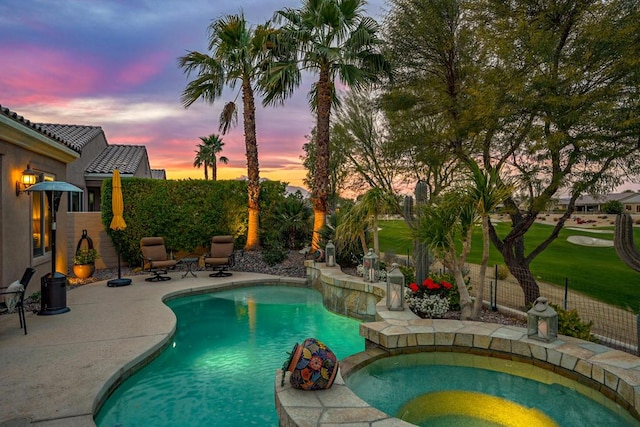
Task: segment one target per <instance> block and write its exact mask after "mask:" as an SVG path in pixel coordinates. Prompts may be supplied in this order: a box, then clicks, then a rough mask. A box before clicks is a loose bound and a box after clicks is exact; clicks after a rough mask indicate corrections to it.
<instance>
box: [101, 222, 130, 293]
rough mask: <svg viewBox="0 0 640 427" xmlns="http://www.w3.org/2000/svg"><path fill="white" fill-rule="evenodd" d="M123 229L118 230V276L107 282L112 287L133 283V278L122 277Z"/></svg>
mask: <svg viewBox="0 0 640 427" xmlns="http://www.w3.org/2000/svg"><path fill="white" fill-rule="evenodd" d="M120 233H121V231H120V230H116V236H117V237H116V241H117V242H118V245H117V247H116V252H118V278H117V279H113V280H109V281H108V282H107V286H109V287H110V288H114V287H118V286H127V285H130V284H131V279H123V278H122V272H121V269H120V239H121V237H122V236H121V235H120Z"/></svg>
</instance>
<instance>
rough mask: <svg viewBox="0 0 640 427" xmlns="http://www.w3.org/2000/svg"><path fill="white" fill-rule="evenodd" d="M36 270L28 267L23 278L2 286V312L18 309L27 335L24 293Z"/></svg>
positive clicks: (0, 290) (0, 294)
mask: <svg viewBox="0 0 640 427" xmlns="http://www.w3.org/2000/svg"><path fill="white" fill-rule="evenodd" d="M35 272H36V269H35V268H31V267H27V269H26V270H24V274H23V275H22V279H20V280H19V281H17V280H16V281H15V282H13V283H12V284H10V285H9V286H7V287H0V297H4V301H3V302H0V312H3V313H4V312H7V313H13V312H14V311H17V312H18V317H19V319H20V328H21V329H24V334H25V335H27V319H26V318H25V315H24V293H25V292H26V291H27V285H28V284H29V281H30V280H31V277H32V276H33V275H34V273H35Z"/></svg>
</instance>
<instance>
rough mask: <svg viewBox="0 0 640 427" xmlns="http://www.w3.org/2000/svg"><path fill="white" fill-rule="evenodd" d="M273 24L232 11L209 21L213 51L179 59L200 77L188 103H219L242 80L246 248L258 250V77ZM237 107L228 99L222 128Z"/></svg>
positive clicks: (193, 83)
mask: <svg viewBox="0 0 640 427" xmlns="http://www.w3.org/2000/svg"><path fill="white" fill-rule="evenodd" d="M273 31H274V30H273V29H271V28H270V27H269V24H268V23H267V24H265V25H259V26H257V27H256V28H255V29H253V28H252V27H249V26H248V25H247V22H246V21H245V19H244V14H242V13H241V14H240V15H227V16H225V17H223V18H220V19H218V20H216V21H214V22H212V23H211V25H210V26H209V50H210V51H211V55H208V54H206V53H200V52H195V51H192V52H189V53H188V54H187V55H185V56H182V57H180V58H179V59H178V63H179V65H180V67H181V68H182V69H183V71H184V72H185V73H186V74H187V76H189V75H190V74H191V73H192V72H195V73H196V74H197V75H196V78H195V79H194V80H193V81H191V82H189V83H188V84H187V87H186V88H185V90H184V91H183V92H182V103H183V105H184V106H185V108H187V107H189V106H190V105H192V104H193V103H194V102H196V101H197V100H198V99H202V100H204V101H205V102H208V103H210V104H213V103H214V101H215V100H216V99H218V98H220V96H222V89H223V88H224V87H225V86H229V87H231V88H235V85H236V84H237V83H240V85H241V93H242V110H243V112H242V117H243V124H244V138H245V139H244V140H245V147H246V155H247V176H248V180H247V193H248V197H249V203H248V205H249V224H248V230H247V243H246V246H245V249H247V250H253V249H256V248H257V247H258V245H259V241H260V240H259V231H258V217H259V214H260V205H259V201H258V200H259V197H260V168H259V164H258V142H257V137H256V108H255V100H254V87H253V85H254V82H256V81H257V80H258V73H259V72H260V70H262V69H263V66H262V65H261V64H262V61H263V60H264V56H265V53H266V49H267V41H268V38H269V36H270V35H271V34H273ZM236 119H237V108H236V104H235V102H233V101H231V102H228V103H227V104H226V105H225V106H224V108H223V110H222V113H221V114H220V130H221V131H222V134H223V135H224V134H226V133H227V131H229V130H230V129H231V127H232V125H234V124H235V122H236Z"/></svg>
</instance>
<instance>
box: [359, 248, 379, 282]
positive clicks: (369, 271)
mask: <svg viewBox="0 0 640 427" xmlns="http://www.w3.org/2000/svg"><path fill="white" fill-rule="evenodd" d="M377 272H378V255H376V254H375V253H374V252H373V249H369V252H367V254H366V255H365V256H364V257H363V259H362V278H363V279H364V281H365V282H372V283H373V282H375V281H376V273H377Z"/></svg>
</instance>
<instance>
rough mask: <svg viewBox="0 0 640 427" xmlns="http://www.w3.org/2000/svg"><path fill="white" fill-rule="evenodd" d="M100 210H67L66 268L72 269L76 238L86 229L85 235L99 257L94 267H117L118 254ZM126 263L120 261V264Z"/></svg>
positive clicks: (76, 243) (124, 264)
mask: <svg viewBox="0 0 640 427" xmlns="http://www.w3.org/2000/svg"><path fill="white" fill-rule="evenodd" d="M101 216H102V214H101V213H100V212H68V213H67V219H68V224H69V232H68V234H67V242H66V244H67V259H68V260H69V264H68V270H69V271H72V270H73V255H74V253H75V251H76V248H77V246H78V240H80V237H82V230H87V235H88V236H89V237H90V238H91V240H92V241H93V248H94V249H95V250H97V251H98V253H99V254H100V258H98V260H96V268H97V269H100V268H116V267H118V254H117V253H116V250H115V248H114V247H113V244H112V243H111V238H110V237H109V235H108V234H107V231H106V230H105V228H104V225H102V218H101ZM126 265H127V264H126V263H125V262H124V261H122V266H126Z"/></svg>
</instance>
